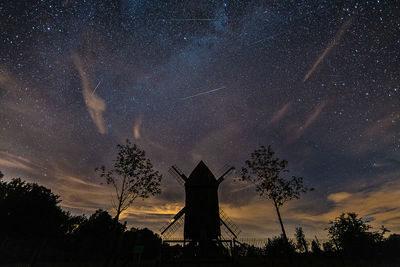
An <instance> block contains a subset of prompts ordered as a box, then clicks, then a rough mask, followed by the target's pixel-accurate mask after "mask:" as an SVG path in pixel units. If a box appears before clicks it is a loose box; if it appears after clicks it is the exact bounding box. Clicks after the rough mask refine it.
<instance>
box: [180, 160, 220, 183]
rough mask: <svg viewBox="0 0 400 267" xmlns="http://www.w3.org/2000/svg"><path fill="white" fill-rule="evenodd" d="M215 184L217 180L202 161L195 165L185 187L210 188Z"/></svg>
mask: <svg viewBox="0 0 400 267" xmlns="http://www.w3.org/2000/svg"><path fill="white" fill-rule="evenodd" d="M216 184H217V180H216V179H215V176H214V174H213V173H212V172H211V171H210V169H209V168H208V167H207V165H206V164H205V163H204V162H203V161H200V162H199V164H197V166H196V168H194V170H193V171H192V173H191V174H190V176H189V178H188V180H187V182H186V185H189V186H192V185H195V186H212V185H216Z"/></svg>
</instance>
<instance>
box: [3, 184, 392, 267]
mask: <svg viewBox="0 0 400 267" xmlns="http://www.w3.org/2000/svg"><path fill="white" fill-rule="evenodd" d="M60 201H61V200H60V198H59V196H57V195H55V194H53V193H52V192H51V190H50V189H48V188H46V187H43V186H40V185H38V184H36V183H27V182H25V181H22V180H21V179H19V178H17V179H12V180H11V181H9V182H7V181H4V180H0V224H1V225H0V259H1V263H3V264H4V263H17V262H19V263H28V264H31V265H34V264H38V265H41V264H43V263H52V264H55V263H60V264H67V265H68V264H75V263H76V262H79V263H85V262H86V263H88V264H89V265H91V264H94V265H98V264H99V263H101V264H105V265H109V266H113V265H121V266H122V265H125V266H126V265H130V264H134V263H135V262H137V261H138V260H141V261H142V262H143V261H147V262H152V263H153V264H156V263H159V262H171V261H173V260H179V259H180V257H183V256H184V255H183V253H182V250H180V249H179V246H168V245H162V241H161V238H160V237H159V236H158V235H157V234H155V233H153V232H152V231H151V230H149V229H146V228H145V229H136V228H131V229H127V227H126V225H124V224H121V223H120V222H118V221H117V220H115V218H113V217H111V215H110V214H109V213H108V212H107V211H104V210H101V209H99V210H97V211H95V212H94V213H93V214H92V215H90V216H89V217H87V216H73V215H71V214H70V213H69V212H66V211H64V210H63V209H62V208H61V207H60V206H59V204H60ZM326 230H327V231H328V237H329V241H328V242H325V243H322V244H321V243H320V242H319V240H318V239H317V238H316V237H315V238H314V240H312V242H311V243H309V242H308V241H307V239H306V237H305V234H304V232H303V230H302V229H301V228H300V227H299V228H297V229H296V234H295V236H294V238H293V239H290V238H289V240H288V241H289V242H287V241H286V239H285V237H283V236H281V237H274V238H270V239H268V242H267V243H266V245H265V246H264V247H262V248H258V247H254V246H251V245H248V244H245V243H242V244H238V245H237V246H236V248H235V249H234V251H233V255H234V258H236V259H237V260H238V261H237V262H241V261H243V260H244V261H249V262H250V261H251V260H258V262H262V263H265V262H269V263H271V262H272V263H273V262H276V264H277V265H281V263H282V261H284V262H287V263H288V264H294V263H295V262H296V261H299V260H300V261H302V262H304V261H305V263H306V265H307V264H308V265H309V264H311V265H312V262H313V261H314V262H321V261H323V262H326V263H327V264H328V263H329V262H330V261H332V260H333V262H337V263H338V264H339V265H340V264H342V263H343V262H348V261H349V260H350V261H354V260H356V261H357V260H364V261H366V262H371V260H372V261H373V262H374V264H375V263H377V262H378V263H379V262H384V263H387V262H393V263H394V262H396V261H397V260H398V252H399V251H400V235H398V234H391V235H388V234H386V235H385V233H387V232H388V230H387V229H386V228H384V227H382V229H380V230H379V231H371V227H370V226H369V225H368V223H367V222H366V221H364V220H363V219H362V218H358V216H357V215H356V214H354V213H347V214H342V215H341V216H340V217H338V218H336V219H335V220H334V221H332V222H331V223H330V227H329V228H328V229H326ZM384 235H385V236H388V237H385V236H384Z"/></svg>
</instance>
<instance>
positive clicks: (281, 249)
mask: <svg viewBox="0 0 400 267" xmlns="http://www.w3.org/2000/svg"><path fill="white" fill-rule="evenodd" d="M295 251H296V248H295V244H294V243H293V241H292V240H287V239H286V238H285V237H284V236H283V235H281V236H279V237H278V236H275V237H273V238H268V240H267V244H266V245H265V253H266V255H267V256H272V257H286V256H288V255H292V254H294V253H295Z"/></svg>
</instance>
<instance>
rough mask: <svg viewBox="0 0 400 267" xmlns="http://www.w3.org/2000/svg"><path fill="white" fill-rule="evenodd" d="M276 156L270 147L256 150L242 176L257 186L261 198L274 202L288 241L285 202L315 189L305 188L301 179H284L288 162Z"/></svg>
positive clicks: (294, 177) (247, 162) (283, 233)
mask: <svg viewBox="0 0 400 267" xmlns="http://www.w3.org/2000/svg"><path fill="white" fill-rule="evenodd" d="M274 154H275V152H273V151H272V149H271V146H268V148H266V147H265V146H261V147H260V148H259V149H256V150H255V151H254V152H253V153H251V158H250V160H246V162H245V164H246V167H243V168H242V171H241V176H242V179H243V180H245V181H250V182H252V183H254V184H255V186H256V191H257V192H258V193H259V194H260V196H261V197H264V198H267V199H270V200H272V202H273V204H274V207H275V210H276V213H277V215H278V219H279V223H280V225H281V229H282V235H283V237H284V238H285V240H286V241H287V240H288V239H287V236H286V232H285V228H284V226H283V222H282V218H281V213H280V210H279V208H280V207H281V206H283V204H284V203H285V202H287V201H289V200H291V199H298V198H300V194H302V193H306V192H307V191H308V190H311V191H312V190H314V189H313V188H311V189H308V188H307V187H305V186H304V185H303V178H301V177H296V176H292V177H291V178H290V179H286V178H284V177H283V175H284V174H285V173H288V172H289V170H288V169H287V165H288V162H287V160H280V159H279V158H275V157H274Z"/></svg>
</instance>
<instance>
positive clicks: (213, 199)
mask: <svg viewBox="0 0 400 267" xmlns="http://www.w3.org/2000/svg"><path fill="white" fill-rule="evenodd" d="M233 169H234V168H233V167H229V166H225V167H224V168H222V169H221V170H220V171H219V178H218V179H216V178H215V176H214V175H213V173H212V172H211V171H210V169H209V168H208V167H207V166H206V164H205V163H204V162H203V161H200V162H199V164H198V165H197V166H196V168H195V169H194V170H193V171H192V173H191V174H190V175H189V177H187V176H186V175H185V174H184V173H183V172H182V171H180V170H179V168H178V167H176V166H172V167H171V168H170V170H169V172H170V174H171V175H172V176H173V177H175V178H176V180H177V181H178V182H179V183H180V184H181V185H183V186H184V187H185V193H186V199H185V207H183V208H182V209H181V210H180V211H179V212H178V213H177V214H176V215H175V216H174V217H173V219H172V220H171V222H170V223H168V224H166V225H165V226H164V227H162V228H161V230H160V231H161V236H162V237H163V239H167V238H168V237H170V236H171V235H172V234H174V233H175V232H176V231H177V230H178V229H179V227H180V226H181V225H182V224H183V221H184V231H183V237H184V240H185V241H188V242H204V241H206V242H208V241H210V242H211V241H218V240H222V239H226V238H225V237H223V235H221V226H223V227H222V229H224V230H225V231H224V232H225V233H226V234H227V235H228V237H229V238H230V239H236V238H237V235H238V234H239V233H240V230H239V229H238V227H237V226H236V225H235V224H234V223H233V222H232V220H231V219H230V218H229V217H228V216H227V215H226V214H225V213H224V212H223V211H222V210H221V209H220V208H219V204H218V187H219V185H220V183H221V182H222V181H223V180H224V177H225V176H226V175H228V174H229V173H230V172H231V171H232V170H233ZM183 215H185V216H183Z"/></svg>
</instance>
